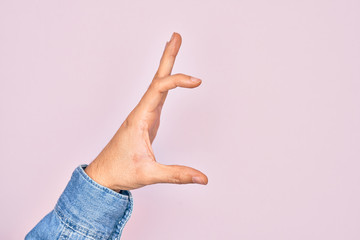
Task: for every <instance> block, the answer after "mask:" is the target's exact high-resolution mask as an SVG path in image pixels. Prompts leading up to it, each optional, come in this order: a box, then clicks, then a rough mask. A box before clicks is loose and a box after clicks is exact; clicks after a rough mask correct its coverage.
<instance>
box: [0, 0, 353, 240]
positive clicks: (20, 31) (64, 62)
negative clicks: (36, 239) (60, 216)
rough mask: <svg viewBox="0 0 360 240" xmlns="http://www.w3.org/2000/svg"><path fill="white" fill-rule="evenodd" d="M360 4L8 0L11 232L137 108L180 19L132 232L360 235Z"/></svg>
mask: <svg viewBox="0 0 360 240" xmlns="http://www.w3.org/2000/svg"><path fill="white" fill-rule="evenodd" d="M359 29H360V2H359V1H357V0H354V1H350V0H347V1H344V0H341V1H340V0H332V1H328V0H327V1H325V0H322V1H319V0H315V1H314V0H306V1H295V0H292V1H286V0H282V1H280V0H274V1H265V0H243V1H235V0H234V1H209V0H206V1H205V0H203V1H194V0H191V1H190V0H186V1H169V0H164V1H158V0H157V1H93V0H86V1H85V0H81V1H68V0H61V1H49V0H46V1H45V0H37V1H25V0H23V1H16V0H8V1H6V0H1V1H0V81H1V85H0V107H1V109H0V110H1V113H0V114H1V115H0V123H1V124H0V149H1V150H0V159H1V174H0V184H1V204H0V212H1V217H0V218H1V222H0V226H1V227H0V228H1V229H0V239H7V240H12V239H22V238H24V236H25V234H26V233H27V232H28V231H29V230H30V229H31V228H33V227H34V226H35V224H36V223H37V222H38V221H40V219H41V218H42V217H44V216H45V214H47V213H48V212H49V211H50V210H52V208H53V207H54V205H55V203H56V201H57V199H58V197H59V196H60V194H61V192H62V191H63V189H64V188H65V186H66V184H67V182H68V180H69V179H70V176H71V173H72V171H73V170H74V168H76V167H77V166H78V165H80V164H83V163H90V161H92V160H93V159H94V158H95V157H96V156H97V154H98V153H99V152H100V151H101V150H102V148H103V147H104V146H105V145H106V143H107V142H108V141H109V140H110V138H111V137H112V136H113V134H114V133H115V132H116V130H117V129H118V127H119V126H120V125H121V123H122V122H123V120H124V119H125V118H126V116H127V115H128V113H129V112H130V111H131V110H132V109H133V107H135V106H136V104H137V102H138V101H139V100H140V98H141V96H142V95H143V93H144V92H145V91H146V89H147V87H148V85H149V84H150V81H151V79H152V77H153V75H154V74H155V71H156V68H157V66H158V63H159V60H160V56H161V54H162V51H163V48H164V46H165V43H166V41H168V40H169V38H170V36H171V34H172V32H173V31H176V32H179V33H180V34H181V35H182V37H183V45H182V47H181V49H180V52H179V55H178V58H177V61H176V64H175V67H174V70H173V73H179V72H181V73H185V74H190V75H193V76H196V77H199V78H201V79H202V80H203V82H202V84H201V85H200V87H198V88H195V89H183V88H177V89H173V90H171V91H170V92H169V95H168V98H167V101H166V103H165V106H164V108H163V113H162V117H161V124H160V129H159V132H158V136H157V138H156V139H155V141H154V144H153V147H154V151H155V154H156V156H157V160H158V161H159V162H161V163H164V164H182V165H189V166H192V167H195V168H198V169H200V170H201V171H203V172H204V173H206V174H207V175H208V177H209V184H208V185H207V186H199V185H169V184H159V185H153V186H148V187H145V188H141V189H138V190H133V191H132V193H133V196H134V212H133V214H132V217H131V219H130V221H129V222H128V224H127V225H126V227H125V229H124V233H123V237H122V239H156V240H168V239H172V240H180V239H207V240H210V239H211V240H213V239H214V240H215V239H246V240H263V239H274V240H289V239H291V240H304V239H316V240H318V239H326V240H333V239H339V240H343V239H346V240H355V239H360V186H359V183H360V147H359V145H360V127H359V123H360V32H359Z"/></svg>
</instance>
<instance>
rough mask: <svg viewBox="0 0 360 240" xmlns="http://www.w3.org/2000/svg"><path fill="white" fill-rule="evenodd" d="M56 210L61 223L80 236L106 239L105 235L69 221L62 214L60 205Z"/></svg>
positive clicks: (95, 239) (97, 239) (94, 239)
mask: <svg viewBox="0 0 360 240" xmlns="http://www.w3.org/2000/svg"><path fill="white" fill-rule="evenodd" d="M54 210H55V213H56V215H57V216H58V218H59V219H60V221H61V222H62V223H63V224H64V225H65V226H66V227H68V228H70V229H72V230H73V231H74V232H76V233H79V234H80V235H82V236H85V237H90V238H91V239H93V240H99V239H104V238H105V235H104V233H96V232H94V231H91V230H90V229H88V228H86V227H84V226H82V225H81V224H78V223H76V224H75V223H74V222H73V221H71V220H70V219H67V218H66V217H65V215H64V214H63V213H62V211H63V210H62V209H61V207H60V206H59V205H58V204H56V206H55V209H54Z"/></svg>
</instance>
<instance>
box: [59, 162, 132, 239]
mask: <svg viewBox="0 0 360 240" xmlns="http://www.w3.org/2000/svg"><path fill="white" fill-rule="evenodd" d="M86 166H87V165H86V164H85V165H80V166H78V167H77V168H76V169H75V170H74V172H73V174H72V176H71V179H70V181H69V183H68V184H67V186H66V188H65V190H64V192H63V193H62V194H61V196H60V198H59V200H58V202H57V204H56V206H55V212H56V213H57V215H58V216H59V217H60V219H61V221H62V222H63V223H64V224H65V225H66V226H68V227H69V228H71V229H73V230H74V231H76V232H78V233H80V234H83V235H85V236H89V237H93V238H94V239H115V238H118V237H119V236H120V235H121V233H122V230H123V228H124V226H125V224H126V223H127V221H128V220H129V218H130V215H131V213H132V209H133V197H132V195H131V193H130V191H126V190H121V191H120V193H118V192H115V191H113V190H111V189H109V188H107V187H104V186H102V185H100V184H98V183H96V182H95V181H94V180H92V179H91V178H90V177H89V176H88V175H87V174H86V173H85V171H84V169H85V168H86Z"/></svg>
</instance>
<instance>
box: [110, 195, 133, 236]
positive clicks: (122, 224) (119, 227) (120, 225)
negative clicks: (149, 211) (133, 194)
mask: <svg viewBox="0 0 360 240" xmlns="http://www.w3.org/2000/svg"><path fill="white" fill-rule="evenodd" d="M133 205H134V203H133V198H131V199H130V201H129V203H128V204H127V207H126V210H125V214H124V216H123V217H122V218H121V219H120V221H119V222H118V224H117V226H116V227H115V228H114V231H113V232H112V233H111V235H110V236H111V238H114V239H115V240H117V239H120V237H121V234H122V231H123V229H124V227H125V224H126V223H127V222H128V221H129V219H130V216H131V213H132V210H133Z"/></svg>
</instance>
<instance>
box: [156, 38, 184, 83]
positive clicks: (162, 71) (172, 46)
mask: <svg viewBox="0 0 360 240" xmlns="http://www.w3.org/2000/svg"><path fill="white" fill-rule="evenodd" d="M181 41H182V40H181V35H180V34H178V33H176V32H174V33H173V35H172V37H171V39H170V41H169V42H168V43H167V44H166V47H165V49H164V52H163V55H162V57H161V60H160V65H159V68H158V70H157V72H156V74H155V78H157V77H160V78H162V77H165V76H168V75H170V74H171V71H172V68H173V66H174V63H175V58H176V55H177V54H178V52H179V49H180V46H181Z"/></svg>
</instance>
